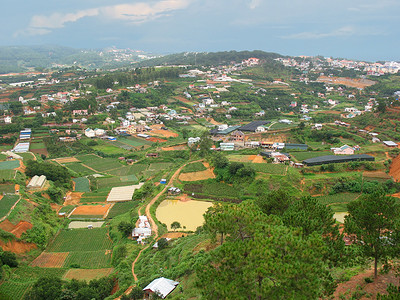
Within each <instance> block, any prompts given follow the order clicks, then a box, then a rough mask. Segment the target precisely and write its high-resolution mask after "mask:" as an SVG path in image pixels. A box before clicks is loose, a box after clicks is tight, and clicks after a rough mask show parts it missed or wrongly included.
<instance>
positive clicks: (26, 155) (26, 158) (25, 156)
mask: <svg viewBox="0 0 400 300" xmlns="http://www.w3.org/2000/svg"><path fill="white" fill-rule="evenodd" d="M18 155H19V156H22V157H23V159H24V163H26V162H27V161H29V160H34V159H35V155H33V154H32V153H30V152H25V153H18Z"/></svg>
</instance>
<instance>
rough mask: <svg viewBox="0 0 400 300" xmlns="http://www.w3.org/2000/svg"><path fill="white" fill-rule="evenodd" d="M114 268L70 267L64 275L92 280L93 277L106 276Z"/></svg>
mask: <svg viewBox="0 0 400 300" xmlns="http://www.w3.org/2000/svg"><path fill="white" fill-rule="evenodd" d="M113 270H114V269H113V268H105V269H83V270H80V269H70V270H68V272H67V273H65V275H64V277H63V278H64V279H78V280H86V281H90V280H92V279H99V278H101V277H106V276H108V275H110V274H111V273H112V271H113Z"/></svg>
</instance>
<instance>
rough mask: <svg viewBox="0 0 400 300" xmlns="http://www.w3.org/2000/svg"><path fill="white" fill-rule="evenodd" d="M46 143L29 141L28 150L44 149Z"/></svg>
mask: <svg viewBox="0 0 400 300" xmlns="http://www.w3.org/2000/svg"><path fill="white" fill-rule="evenodd" d="M45 148H46V145H45V144H44V143H31V144H30V145H29V149H30V150H37V149H45Z"/></svg>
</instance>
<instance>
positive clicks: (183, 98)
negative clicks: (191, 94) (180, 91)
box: [174, 96, 192, 104]
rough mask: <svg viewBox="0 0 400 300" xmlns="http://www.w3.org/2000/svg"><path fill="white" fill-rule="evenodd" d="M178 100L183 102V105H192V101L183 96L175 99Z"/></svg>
mask: <svg viewBox="0 0 400 300" xmlns="http://www.w3.org/2000/svg"><path fill="white" fill-rule="evenodd" d="M174 98H175V99H176V100H178V101H181V102H183V103H187V104H192V101H190V100H189V99H187V98H185V97H182V96H175V97H174Z"/></svg>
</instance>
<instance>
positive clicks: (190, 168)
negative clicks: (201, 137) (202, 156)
mask: <svg viewBox="0 0 400 300" xmlns="http://www.w3.org/2000/svg"><path fill="white" fill-rule="evenodd" d="M205 170H207V168H206V167H205V166H204V165H203V163H202V162H195V163H191V164H188V165H186V166H185V167H184V168H183V169H182V171H181V172H182V173H191V172H200V171H205Z"/></svg>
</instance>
